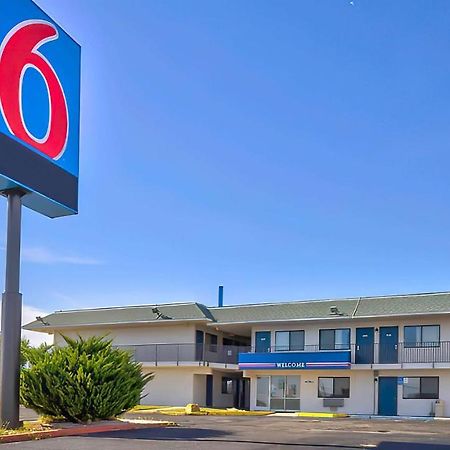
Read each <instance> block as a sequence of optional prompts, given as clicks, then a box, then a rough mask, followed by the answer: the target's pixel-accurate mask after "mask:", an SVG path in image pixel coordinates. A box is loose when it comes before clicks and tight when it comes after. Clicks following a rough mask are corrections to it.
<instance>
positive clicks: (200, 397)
mask: <svg viewBox="0 0 450 450" xmlns="http://www.w3.org/2000/svg"><path fill="white" fill-rule="evenodd" d="M192 401H193V403H197V404H198V405H200V406H206V375H198V374H195V375H194V393H193V397H192Z"/></svg>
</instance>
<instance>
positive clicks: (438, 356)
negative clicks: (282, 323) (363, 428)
mask: <svg viewBox="0 0 450 450" xmlns="http://www.w3.org/2000/svg"><path fill="white" fill-rule="evenodd" d="M335 351H339V352H342V351H348V352H351V362H352V364H415V363H450V341H440V342H417V343H411V342H398V343H392V344H380V343H375V344H370V345H356V344H351V345H346V344H336V345H335V346H333V347H330V346H328V347H321V346H320V345H304V346H297V347H295V346H291V347H288V346H272V347H268V348H266V349H265V351H263V352H261V351H256V349H255V347H251V348H250V350H249V352H250V353H268V352H270V353H272V352H285V353H286V352H294V353H298V352H301V353H308V352H310V353H316V352H335Z"/></svg>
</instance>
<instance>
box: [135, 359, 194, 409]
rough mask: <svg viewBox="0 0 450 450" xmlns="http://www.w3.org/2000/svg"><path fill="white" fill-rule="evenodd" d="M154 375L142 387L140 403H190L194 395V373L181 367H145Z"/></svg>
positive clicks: (170, 404)
mask: <svg viewBox="0 0 450 450" xmlns="http://www.w3.org/2000/svg"><path fill="white" fill-rule="evenodd" d="M144 372H145V373H146V372H153V373H154V375H155V377H154V378H153V380H152V381H150V382H149V383H148V384H147V386H146V388H145V389H144V395H145V397H144V398H143V399H142V400H141V404H142V405H165V406H185V405H186V404H188V403H192V401H193V395H194V374H193V371H192V369H185V368H183V367H175V368H155V369H151V370H147V369H145V370H144Z"/></svg>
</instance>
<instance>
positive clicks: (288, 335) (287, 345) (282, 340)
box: [275, 330, 305, 352]
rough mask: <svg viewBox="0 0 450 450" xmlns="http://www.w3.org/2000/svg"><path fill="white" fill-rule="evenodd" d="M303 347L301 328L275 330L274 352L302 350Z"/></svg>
mask: <svg viewBox="0 0 450 450" xmlns="http://www.w3.org/2000/svg"><path fill="white" fill-rule="evenodd" d="M304 349H305V332H304V331H303V330H295V331H276V332H275V351H276V352H286V351H303V350H304Z"/></svg>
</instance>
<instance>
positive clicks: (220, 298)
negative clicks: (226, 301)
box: [218, 286, 223, 307]
mask: <svg viewBox="0 0 450 450" xmlns="http://www.w3.org/2000/svg"><path fill="white" fill-rule="evenodd" d="M218 305H219V307H222V306H223V286H219V302H218Z"/></svg>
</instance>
